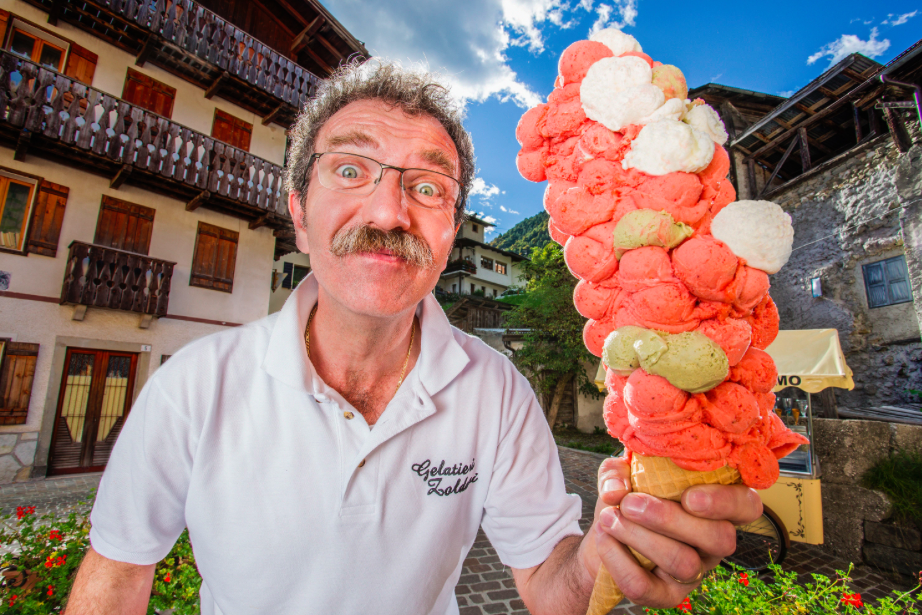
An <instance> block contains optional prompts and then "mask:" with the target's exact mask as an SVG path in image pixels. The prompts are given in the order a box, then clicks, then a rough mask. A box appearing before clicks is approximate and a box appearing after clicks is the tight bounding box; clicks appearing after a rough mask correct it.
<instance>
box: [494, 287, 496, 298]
mask: <svg viewBox="0 0 922 615" xmlns="http://www.w3.org/2000/svg"><path fill="white" fill-rule="evenodd" d="M493 296H494V297H495V296H496V289H495V288H494V289H493Z"/></svg>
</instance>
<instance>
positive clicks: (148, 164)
mask: <svg viewBox="0 0 922 615" xmlns="http://www.w3.org/2000/svg"><path fill="white" fill-rule="evenodd" d="M0 121H2V122H6V123H8V124H10V125H12V126H15V127H17V128H21V129H22V130H23V131H24V132H23V133H22V134H23V136H26V137H28V138H30V139H31V135H32V134H40V135H42V136H43V137H46V138H48V139H52V140H55V141H59V142H60V143H62V144H64V145H68V146H71V147H75V148H77V149H79V150H83V151H86V152H89V153H92V154H95V155H96V156H99V157H104V158H107V159H109V160H111V161H112V162H113V163H117V164H118V163H120V164H123V165H129V166H130V167H133V168H136V169H141V170H144V171H147V172H149V173H153V174H155V175H157V176H160V177H162V178H164V179H166V180H171V181H173V182H179V183H182V184H185V185H186V186H189V187H191V188H195V189H198V190H200V191H202V192H208V193H209V195H210V196H220V197H224V198H226V199H229V200H231V201H235V202H237V203H239V204H242V205H248V206H250V207H255V208H258V209H260V210H264V211H265V212H269V213H273V214H277V215H279V216H281V217H283V218H288V217H290V216H289V214H288V207H287V198H285V197H284V196H283V194H282V190H283V185H282V184H283V182H282V180H281V178H282V168H281V167H280V166H278V165H276V164H273V163H271V162H269V161H268V160H264V159H262V158H259V157H257V156H254V155H252V154H250V153H248V152H245V151H243V150H240V149H237V148H235V147H232V146H231V145H228V144H227V143H224V142H223V141H218V140H217V139H214V138H213V137H210V136H207V135H204V134H202V133H200V132H196V131H194V130H192V129H191V128H187V127H186V126H183V125H181V124H177V123H176V122H174V121H172V120H169V119H167V118H165V117H163V116H160V115H157V114H155V113H151V112H150V111H147V110H145V109H142V108H141V107H137V106H135V105H132V104H130V103H128V102H125V101H124V100H121V99H119V98H115V97H114V96H110V95H109V94H106V93H104V92H101V91H99V90H96V89H93V88H91V87H88V86H86V85H84V84H82V83H80V82H79V81H76V80H75V79H71V78H70V77H67V76H65V75H63V74H61V73H59V72H57V71H53V70H50V69H48V68H45V67H41V66H38V65H37V64H35V63H33V62H31V61H29V60H26V59H24V58H22V57H20V56H17V55H14V54H12V53H10V52H8V51H4V52H2V54H0Z"/></svg>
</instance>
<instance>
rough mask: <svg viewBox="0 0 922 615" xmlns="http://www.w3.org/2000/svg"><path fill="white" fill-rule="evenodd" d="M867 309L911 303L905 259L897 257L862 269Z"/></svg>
mask: <svg viewBox="0 0 922 615" xmlns="http://www.w3.org/2000/svg"><path fill="white" fill-rule="evenodd" d="M862 269H863V270H864V287H865V290H866V291H867V293H868V307H872V308H875V307H883V306H885V305H894V304H896V303H906V302H907V301H912V293H911V292H910V290H909V271H908V269H907V268H906V257H905V256H897V257H895V258H888V259H887V260H884V261H879V262H877V263H871V264H869V265H864V267H862Z"/></svg>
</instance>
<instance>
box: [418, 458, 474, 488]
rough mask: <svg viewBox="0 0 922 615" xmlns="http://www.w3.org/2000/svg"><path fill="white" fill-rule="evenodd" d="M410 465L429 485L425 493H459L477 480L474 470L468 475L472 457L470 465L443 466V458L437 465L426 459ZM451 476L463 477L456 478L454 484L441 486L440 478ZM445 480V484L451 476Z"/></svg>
mask: <svg viewBox="0 0 922 615" xmlns="http://www.w3.org/2000/svg"><path fill="white" fill-rule="evenodd" d="M410 467H411V468H412V469H413V471H414V472H416V474H418V475H419V476H420V477H421V478H422V479H423V482H425V483H426V484H427V485H429V491H427V492H426V495H432V494H435V495H451V494H453V493H461V492H462V491H465V490H467V488H468V487H470V486H471V485H472V484H474V483H476V482H477V473H476V472H474V474H473V475H470V473H471V472H473V471H474V459H471V463H470V465H464V464H461V463H456V464H455V465H453V466H447V467H446V466H445V460H444V459H443V460H442V461H441V462H440V463H439V465H438V467H436V466H435V465H433V464H432V462H431V461H430V460H428V459H427V460H426V461H424V462H422V463H414V464H413V465H412V466H410ZM451 476H461V477H463V478H458V479H456V480H455V484H454V485H450V484H449V485H448V486H447V487H442V486H441V485H442V479H443V478H444V477H451ZM445 482H446V484H447V483H450V482H451V478H448V479H447V480H446V481H445Z"/></svg>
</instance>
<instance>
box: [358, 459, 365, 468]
mask: <svg viewBox="0 0 922 615" xmlns="http://www.w3.org/2000/svg"><path fill="white" fill-rule="evenodd" d="M363 465H365V460H364V459H363V460H362V463H360V464H359V467H360V468H361V467H362V466H363Z"/></svg>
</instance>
